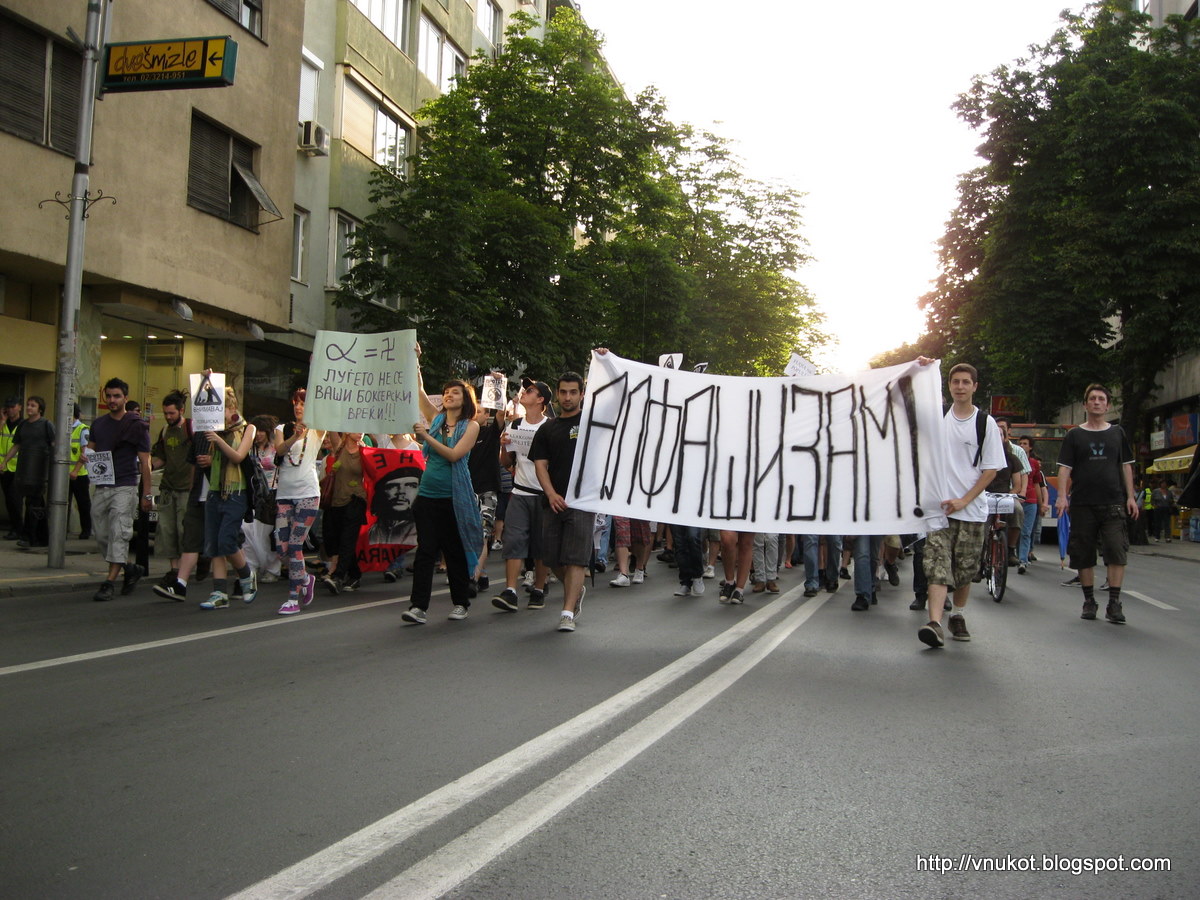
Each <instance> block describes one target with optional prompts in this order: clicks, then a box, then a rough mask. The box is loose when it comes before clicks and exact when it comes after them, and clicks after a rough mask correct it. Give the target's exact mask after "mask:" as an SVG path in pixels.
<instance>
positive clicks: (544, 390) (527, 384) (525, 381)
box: [521, 377, 554, 409]
mask: <svg viewBox="0 0 1200 900" xmlns="http://www.w3.org/2000/svg"><path fill="white" fill-rule="evenodd" d="M521 387H522V388H523V389H526V390H528V389H529V388H533V389H534V390H535V391H537V392H538V393H539V394H541V395H542V399H543V400H545V401H546V408H547V409H549V408H550V404H551V403H553V402H554V394H553V393H552V392H551V391H550V385H548V384H546V382H544V381H534V380H533V379H532V378H529V377H525V378H522V379H521Z"/></svg>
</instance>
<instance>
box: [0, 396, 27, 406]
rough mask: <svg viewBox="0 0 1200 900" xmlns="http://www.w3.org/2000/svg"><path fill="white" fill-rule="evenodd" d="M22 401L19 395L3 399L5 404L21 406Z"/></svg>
mask: <svg viewBox="0 0 1200 900" xmlns="http://www.w3.org/2000/svg"><path fill="white" fill-rule="evenodd" d="M23 403H24V401H23V400H22V399H21V398H20V397H9V398H8V399H7V400H5V401H4V405H5V406H21V405H22V404H23Z"/></svg>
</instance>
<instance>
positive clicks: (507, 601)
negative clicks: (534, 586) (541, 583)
mask: <svg viewBox="0 0 1200 900" xmlns="http://www.w3.org/2000/svg"><path fill="white" fill-rule="evenodd" d="M538 593H539V594H541V593H542V592H541V591H538ZM543 596H544V595H543ZM518 599H519V598H518V597H517V592H516V591H514V590H513V589H512V588H510V587H506V588H505V589H504V590H502V591H501V592H500V593H498V594H497V595H496V596H495V597H493V598H492V606H494V607H496V609H502V610H504V611H505V612H516V611H517V601H518ZM529 600H530V602H531V603H532V602H533V592H532V591H530V592H529ZM542 605H543V606H544V605H545V600H544V599H543V601H542Z"/></svg>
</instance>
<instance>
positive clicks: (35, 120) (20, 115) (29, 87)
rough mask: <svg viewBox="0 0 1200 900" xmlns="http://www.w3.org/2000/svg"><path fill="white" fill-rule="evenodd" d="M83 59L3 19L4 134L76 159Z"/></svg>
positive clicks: (0, 109) (0, 98) (0, 123)
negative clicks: (67, 154)
mask: <svg viewBox="0 0 1200 900" xmlns="http://www.w3.org/2000/svg"><path fill="white" fill-rule="evenodd" d="M82 73H83V58H82V57H81V56H80V55H79V54H78V53H77V52H75V51H74V50H72V49H71V48H70V47H67V46H66V45H64V44H58V43H55V42H54V41H52V40H50V39H48V38H46V37H44V36H43V35H41V34H39V33H38V32H36V31H34V30H32V29H30V28H26V27H25V26H24V25H19V24H18V23H16V22H14V21H13V20H12V19H7V18H4V17H0V129H3V130H4V131H7V132H10V133H12V134H15V135H17V136H18V137H22V138H24V139H25V140H27V141H32V142H33V143H35V144H41V145H42V146H44V147H50V148H52V149H54V150H61V151H62V152H63V153H69V154H71V155H72V156H73V155H74V154H75V150H76V147H77V145H78V128H79V99H80V90H81V88H80V79H81V77H82Z"/></svg>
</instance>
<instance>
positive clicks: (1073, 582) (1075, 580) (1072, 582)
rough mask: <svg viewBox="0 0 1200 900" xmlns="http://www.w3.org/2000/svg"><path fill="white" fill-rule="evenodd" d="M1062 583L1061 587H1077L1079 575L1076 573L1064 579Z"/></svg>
mask: <svg viewBox="0 0 1200 900" xmlns="http://www.w3.org/2000/svg"><path fill="white" fill-rule="evenodd" d="M1062 584H1063V587H1079V576H1078V575H1076V576H1074V577H1073V578H1070V579H1068V580H1067V581H1064V582H1063V583H1062Z"/></svg>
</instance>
